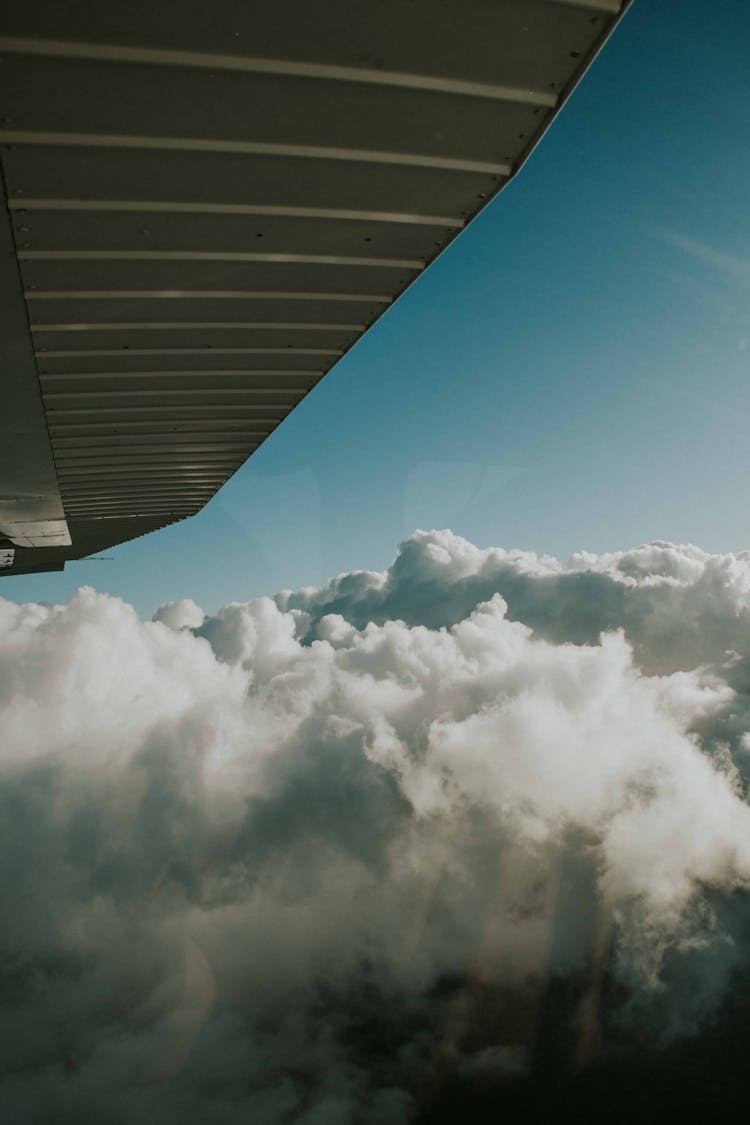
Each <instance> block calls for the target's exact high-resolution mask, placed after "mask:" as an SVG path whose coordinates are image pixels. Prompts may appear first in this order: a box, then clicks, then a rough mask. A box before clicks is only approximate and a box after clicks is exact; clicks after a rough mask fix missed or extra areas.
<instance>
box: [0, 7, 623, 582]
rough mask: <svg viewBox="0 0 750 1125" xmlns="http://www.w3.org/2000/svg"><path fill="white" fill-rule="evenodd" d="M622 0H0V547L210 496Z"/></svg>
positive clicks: (357, 329) (108, 534)
mask: <svg viewBox="0 0 750 1125" xmlns="http://www.w3.org/2000/svg"><path fill="white" fill-rule="evenodd" d="M625 6H626V5H625V4H624V3H620V2H619V0H580V2H578V3H572V2H568V0H494V2H493V3H488V2H487V0H442V2H441V0H410V2H409V3H405V2H404V0H368V2H367V3H360V2H352V0H325V2H324V3H321V4H309V3H306V2H303V0H276V2H275V3H274V4H262V5H261V4H256V3H247V2H246V0H243V2H239V0H224V2H222V3H219V4H216V5H206V4H203V3H201V4H198V3H196V2H195V0H188V2H186V0H167V2H165V0H162V2H160V3H153V2H150V3H145V2H144V0H133V2H131V3H129V4H127V5H125V4H118V5H115V4H105V5H102V4H100V3H99V2H98V0H97V2H94V0H83V2H80V3H75V4H73V3H61V2H60V0H56V2H54V3H53V2H50V0H44V2H40V3H38V4H34V5H29V4H26V3H23V4H21V3H17V2H15V0H13V2H6V7H5V9H4V14H3V16H2V18H1V19H0V56H1V59H0V61H1V63H2V75H3V81H2V86H3V102H2V105H1V106H0V146H1V147H0V157H1V159H2V184H3V192H4V195H5V200H4V206H3V207H2V215H1V216H0V218H1V220H2V229H1V230H0V240H2V247H1V249H2V264H1V266H0V299H2V307H3V309H4V318H5V323H4V327H3V334H2V340H1V341H0V351H1V352H2V362H3V379H2V383H1V384H0V481H1V483H0V573H5V574H12V573H22V572H25V571H29V570H38V569H43V570H47V569H59V568H60V567H61V566H62V565H63V564H64V562H65V561H66V560H68V559H75V558H81V557H84V556H86V555H88V554H90V553H92V552H95V551H98V550H101V549H103V548H106V547H107V546H110V545H113V544H116V543H120V542H123V541H125V540H127V539H131V538H134V537H135V536H139V535H143V534H144V533H146V532H149V531H153V530H155V529H157V528H159V527H163V526H165V525H166V524H169V523H173V522H175V521H177V520H181V519H184V518H185V517H187V516H191V515H194V514H195V513H196V512H198V511H199V510H200V509H201V508H202V507H203V506H204V505H205V504H206V503H207V502H208V501H209V500H210V499H211V497H212V496H213V495H214V494H215V493H216V492H217V491H218V489H220V488H221V486H222V485H223V484H224V483H225V482H226V481H227V480H228V478H229V477H230V476H231V475H232V474H233V473H234V472H236V471H237V469H238V468H239V467H240V466H241V465H242V464H243V463H244V462H245V461H246V460H247V458H248V457H249V456H251V454H252V453H253V452H254V451H255V450H256V449H257V448H258V446H259V445H260V444H261V443H262V442H263V441H264V440H265V439H266V438H267V437H268V435H269V434H270V433H271V432H272V431H273V429H274V428H275V427H276V426H277V425H278V424H279V423H280V422H282V421H283V419H284V418H285V417H286V415H287V414H288V413H289V412H290V411H291V410H293V409H294V407H295V406H296V405H297V404H298V403H299V402H300V401H301V400H302V399H303V398H304V397H305V395H306V394H308V393H309V391H310V390H311V389H312V388H313V387H314V386H315V385H316V384H317V383H318V382H319V381H320V379H322V378H323V376H324V375H325V374H326V372H328V371H329V370H330V369H331V368H332V367H333V366H334V364H336V363H337V362H338V360H339V359H340V358H341V357H342V356H343V355H344V354H345V353H346V352H347V350H348V349H349V348H351V347H352V345H353V344H354V343H356V341H357V340H358V339H360V337H361V336H362V335H363V333H364V332H366V331H367V329H368V327H369V326H370V325H372V324H373V322H374V321H376V320H377V319H378V318H379V317H380V316H381V315H382V314H383V313H384V312H385V310H386V309H387V308H388V307H389V305H390V304H391V303H392V302H393V301H394V300H395V299H396V298H397V297H398V296H399V294H400V293H401V292H403V290H404V289H405V288H407V287H408V286H409V285H411V284H412V282H414V281H415V279H417V278H418V277H419V275H420V274H421V273H422V271H423V270H424V269H425V268H426V266H428V265H429V264H430V262H431V261H432V260H433V259H434V258H436V257H437V255H439V253H440V251H441V250H442V249H443V248H444V247H445V246H446V245H447V244H448V243H449V242H450V241H451V240H452V239H453V238H455V237H456V236H457V235H458V234H459V233H460V232H461V230H462V229H463V228H464V227H465V226H466V224H467V223H468V222H469V221H470V220H471V218H472V217H473V216H474V215H475V214H476V213H477V212H478V211H479V210H481V209H482V207H484V206H485V204H486V203H487V202H488V201H489V200H490V199H491V198H492V197H493V196H495V195H496V194H497V193H498V192H499V191H500V190H501V189H502V188H503V186H504V185H505V184H506V183H507V182H508V180H509V179H510V178H511V177H512V176H513V175H514V174H515V172H516V171H517V170H518V168H519V167H520V166H521V164H522V163H523V161H524V160H525V158H526V157H527V155H528V154H529V152H530V151H531V149H532V148H533V147H534V145H535V144H536V142H537V141H538V139H539V137H540V136H541V134H542V133H543V132H544V130H545V129H546V128H547V126H548V125H549V123H550V122H551V120H552V119H553V118H554V116H555V115H556V113H557V112H558V111H559V109H560V107H561V105H562V103H563V102H564V100H565V98H566V97H567V95H568V93H569V92H570V90H571V89H572V88H573V86H574V85H575V83H576V82H577V81H578V79H579V78H580V77H581V75H582V74H583V72H584V71H585V69H586V67H587V66H588V65H589V63H590V61H591V60H592V58H593V56H594V54H595V53H596V52H597V50H598V49H599V47H600V46H601V44H602V43H603V41H604V39H605V38H606V37H607V35H608V34H609V33H610V31H611V30H612V28H613V26H614V25H615V24H616V22H617V21H618V19H619V18H620V16H621V14H622V11H623V9H624V8H625ZM553 190H554V188H553V187H551V195H552V192H553Z"/></svg>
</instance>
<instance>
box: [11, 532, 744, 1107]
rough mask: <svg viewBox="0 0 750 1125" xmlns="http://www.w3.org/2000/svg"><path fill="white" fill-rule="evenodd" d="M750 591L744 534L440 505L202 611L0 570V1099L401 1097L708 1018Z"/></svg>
mask: <svg viewBox="0 0 750 1125" xmlns="http://www.w3.org/2000/svg"><path fill="white" fill-rule="evenodd" d="M749 607H750V553H747V554H740V555H724V556H717V555H708V554H705V553H703V552H701V551H699V550H698V549H696V548H694V547H680V546H673V545H670V544H666V543H657V544H652V545H650V546H648V547H643V548H639V549H637V550H634V551H629V552H622V553H618V554H610V555H602V556H594V555H590V554H580V555H576V556H574V557H573V558H572V559H570V560H569V561H568V562H567V563H565V564H561V563H559V562H557V561H556V560H554V559H551V558H548V557H538V556H536V555H533V554H531V553H528V552H520V551H505V550H501V549H497V548H493V549H489V550H481V549H479V548H477V547H475V546H473V545H472V544H470V543H468V542H466V541H465V540H462V539H460V538H458V537H457V536H454V535H453V534H452V533H450V532H447V531H445V532H429V533H425V532H417V533H416V534H415V535H414V536H412V537H411V538H410V539H409V540H407V541H406V542H405V543H404V544H402V545H401V547H400V549H399V553H398V555H397V558H396V560H395V561H394V563H393V565H392V567H391V568H390V569H389V570H388V571H387V572H386V573H373V572H360V573H354V574H346V575H341V576H339V577H338V578H336V579H334V580H332V581H331V582H330V583H328V584H327V585H326V586H325V587H323V588H320V589H312V588H310V589H303V590H300V591H296V592H290V591H286V592H283V593H281V594H279V595H277V596H276V597H275V598H258V599H255V600H253V601H249V602H245V603H242V602H237V603H233V604H231V605H228V606H225V607H224V608H223V609H221V610H220V611H219V612H218V613H217V614H216V615H214V616H209V617H205V618H204V615H203V613H202V611H201V610H200V609H199V607H197V606H196V605H195V603H193V602H192V601H189V600H183V601H177V602H172V603H169V604H168V605H166V606H164V607H162V608H161V609H160V610H159V611H158V612H157V614H156V615H155V618H154V620H153V621H150V622H145V621H142V620H140V619H139V617H138V616H137V614H136V613H135V611H134V610H133V609H132V608H131V607H130V606H128V605H126V604H125V603H123V602H122V601H119V600H118V599H115V598H111V597H108V596H104V595H100V594H97V593H96V592H94V591H93V590H91V589H82V590H80V591H79V592H78V593H77V594H76V595H75V596H74V597H73V598H72V599H71V600H70V602H69V603H68V604H67V605H65V606H54V607H50V606H41V605H23V606H19V605H15V604H13V603H11V602H7V601H2V600H0V729H1V730H2V755H0V777H1V779H2V786H1V788H0V826H1V827H2V830H3V835H4V841H5V843H4V847H3V849H2V855H1V856H0V890H1V892H2V897H3V903H4V911H3V922H2V926H1V927H0V942H1V943H2V950H3V958H2V974H3V978H4V979H3V985H2V989H3V998H4V999H3V1006H2V1013H1V1014H0V1034H2V1039H3V1041H4V1042H6V1043H8V1044H9V1045H10V1050H9V1053H8V1056H7V1059H6V1065H5V1069H4V1072H3V1077H2V1079H0V1104H2V1105H3V1106H4V1107H5V1115H4V1120H9V1121H12V1122H15V1121H18V1122H24V1123H26V1122H32V1123H33V1122H40V1123H42V1122H43V1123H46V1122H49V1121H60V1122H67V1121H80V1120H83V1119H91V1120H96V1121H97V1122H102V1123H104V1125H107V1123H109V1122H113V1123H118V1125H120V1123H122V1125H130V1123H131V1122H136V1121H138V1122H140V1121H144V1120H148V1121H150V1122H154V1123H155V1125H160V1123H161V1122H164V1123H170V1125H171V1123H172V1122H177V1121H183V1120H186V1119H187V1120H191V1121H206V1122H211V1123H214V1122H216V1123H219V1125H221V1123H223V1122H227V1123H230V1122H235V1121H240V1120H243V1121H244V1120H252V1121H253V1122H258V1123H259V1125H265V1123H266V1122H268V1123H276V1122H279V1123H281V1122H304V1123H306V1125H317V1123H320V1125H328V1123H332V1125H336V1123H339V1122H340V1123H342V1125H344V1123H349V1122H353V1123H354V1122H363V1123H375V1125H377V1123H379V1122H388V1123H393V1125H398V1123H399V1122H404V1123H406V1122H411V1121H413V1120H428V1119H429V1120H431V1119H432V1117H430V1114H433V1115H434V1114H435V1113H437V1112H438V1110H437V1109H436V1108H435V1107H436V1106H439V1104H440V1099H441V1096H442V1095H441V1091H443V1092H445V1091H447V1090H449V1089H450V1088H452V1087H451V1083H452V1082H453V1083H458V1084H459V1086H461V1084H464V1085H463V1086H461V1088H462V1089H463V1088H464V1086H466V1087H467V1088H468V1087H471V1088H472V1089H474V1088H475V1087H477V1085H478V1086H480V1087H482V1088H484V1087H485V1086H486V1085H487V1083H490V1084H498V1083H499V1084H500V1086H502V1087H503V1088H504V1089H506V1088H510V1087H512V1088H513V1089H516V1087H517V1086H518V1084H519V1083H523V1082H525V1081H530V1078H529V1076H531V1075H534V1074H535V1073H538V1071H539V1068H540V1067H543V1066H545V1065H547V1063H546V1062H545V1059H547V1053H546V1052H548V1044H549V1043H550V1042H552V1041H554V1042H555V1043H559V1042H560V1041H564V1043H565V1046H564V1048H560V1047H559V1046H558V1047H556V1048H555V1051H556V1052H557V1054H556V1058H557V1063H556V1064H555V1065H563V1063H564V1067H565V1068H567V1071H570V1072H571V1073H572V1072H574V1071H576V1072H577V1070H580V1068H581V1067H582V1066H584V1064H586V1065H590V1066H592V1065H594V1062H595V1061H596V1060H599V1063H597V1065H599V1064H600V1063H601V1060H602V1059H605V1060H606V1058H607V1057H608V1056H607V1050H608V1046H607V1045H608V1044H610V1045H613V1044H614V1045H615V1046H617V1045H618V1044H619V1046H620V1047H621V1046H622V1044H623V1043H627V1042H628V1036H631V1037H632V1035H634V1034H635V1035H636V1036H637V1038H638V1039H639V1040H641V1041H643V1040H645V1039H648V1040H649V1041H650V1042H653V1044H654V1045H655V1049H656V1045H658V1044H659V1043H662V1044H663V1043H669V1042H675V1041H677V1040H679V1039H680V1038H681V1037H682V1038H684V1037H686V1036H688V1037H689V1036H690V1035H691V1034H695V1033H697V1032H699V1031H700V1030H701V1028H704V1027H706V1026H709V1025H710V1023H711V1021H712V1019H715V1018H716V1014H717V1012H719V1011H720V1010H721V1006H722V1004H723V1003H724V1002H725V998H726V996H727V994H728V991H729V987H730V982H731V981H732V980H733V979H734V976H733V974H736V972H737V971H739V970H740V969H741V968H742V967H743V965H745V964H746V953H745V944H746V938H745V937H743V934H744V930H743V927H745V928H747V913H748V911H747V900H746V896H747V891H748V888H749V887H750V809H748V805H747V802H746V799H745V763H746V759H747V746H748V742H749V741H750V738H749V732H750V712H749V711H748V705H747V685H746V679H747V676H746V668H747V660H748V656H749V655H750V643H749V641H750V633H749V632H748V621H749V620H750V618H749V616H748V613H749ZM553 1053H554V1052H553ZM560 1059H563V1063H561V1062H560ZM493 1088H494V1087H493ZM448 1097H449V1095H448V1093H445V1098H448ZM444 1100H445V1099H444ZM435 1119H437V1118H435Z"/></svg>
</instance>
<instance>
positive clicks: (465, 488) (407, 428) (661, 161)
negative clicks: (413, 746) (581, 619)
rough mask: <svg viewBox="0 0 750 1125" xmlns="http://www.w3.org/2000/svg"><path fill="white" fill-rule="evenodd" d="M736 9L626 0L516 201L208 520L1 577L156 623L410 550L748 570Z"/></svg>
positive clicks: (743, 153)
mask: <svg viewBox="0 0 750 1125" xmlns="http://www.w3.org/2000/svg"><path fill="white" fill-rule="evenodd" d="M748 43H750V7H749V6H748V5H747V3H746V2H745V0H636V2H635V4H634V5H633V7H632V9H631V11H630V12H629V13H628V15H627V16H626V18H625V20H624V21H623V23H622V25H621V27H620V29H619V30H618V31H617V33H616V34H615V35H614V37H613V38H612V40H611V41H610V43H609V44H608V45H607V46H606V48H605V50H604V51H603V53H602V54H601V56H600V57H599V59H598V60H597V61H596V63H595V65H594V66H593V68H592V69H591V71H590V72H589V74H588V75H587V77H586V78H585V79H584V81H583V82H582V83H581V85H580V86H579V88H578V89H577V91H576V92H575V94H574V96H573V97H572V99H571V100H570V102H569V103H568V105H567V106H566V107H565V109H564V110H563V112H562V113H561V115H560V117H559V119H558V120H557V122H556V123H555V124H554V125H553V127H552V129H551V130H550V131H549V133H548V134H547V136H546V137H545V138H544V139H543V141H542V143H541V144H540V145H539V147H538V148H537V150H536V151H535V153H534V154H533V156H532V157H531V159H530V160H529V161H528V163H527V164H526V166H525V167H524V169H523V170H522V171H521V173H520V174H519V176H518V177H517V179H516V180H515V181H514V182H513V183H512V184H511V185H510V186H509V187H508V188H507V189H506V190H505V191H504V192H503V193H502V194H501V195H500V196H499V197H498V199H496V200H495V201H494V202H493V204H491V205H490V206H489V207H488V208H487V209H486V211H485V212H484V213H483V214H482V215H481V216H480V217H479V218H478V219H477V220H476V221H475V222H474V223H473V224H472V226H471V227H470V228H469V229H468V230H467V231H466V232H465V233H464V234H463V235H462V236H461V238H460V239H459V240H458V241H457V242H456V243H454V244H453V245H452V246H451V247H449V249H448V250H446V251H445V253H444V254H443V255H442V256H441V257H440V259H439V260H438V261H437V262H436V263H435V265H434V266H433V267H432V268H431V269H430V270H428V271H427V273H426V274H425V275H424V276H423V277H422V278H421V279H420V280H419V281H418V282H417V283H416V284H415V285H414V286H413V287H412V288H411V289H410V290H409V292H408V293H407V294H406V295H405V296H404V297H402V299H401V300H400V301H399V302H398V304H397V305H396V306H395V307H394V308H392V309H391V310H390V311H389V312H388V313H387V314H386V315H385V316H384V317H383V318H382V320H381V321H380V322H379V323H378V324H377V325H376V326H375V328H374V329H372V330H371V331H370V332H369V333H368V335H367V336H366V338H365V339H364V340H362V341H361V342H360V343H359V344H358V345H357V346H356V347H355V348H354V349H353V351H352V352H351V353H350V354H349V355H348V356H347V357H346V358H345V359H344V360H343V361H342V362H341V363H340V364H339V365H338V366H337V368H336V369H335V370H334V371H333V373H332V374H331V375H329V376H328V377H327V378H326V379H325V380H324V382H323V383H322V384H321V385H320V386H319V387H318V388H316V390H315V391H314V392H313V393H312V394H311V395H310V396H309V397H308V398H307V399H306V400H305V402H304V403H303V404H302V405H301V406H300V407H299V408H298V409H297V411H295V413H294V414H293V415H292V417H290V418H289V419H288V420H287V421H286V422H285V423H284V424H283V426H281V427H280V429H279V430H278V431H277V432H276V433H275V434H274V435H273V436H272V437H271V438H270V439H269V440H268V441H267V442H266V444H265V445H264V446H263V448H262V449H261V450H260V451H259V452H258V453H257V454H256V455H255V456H254V457H253V458H252V459H251V461H250V462H249V463H248V464H247V465H246V466H245V467H244V469H243V470H241V471H240V472H239V473H238V474H237V475H236V476H235V478H233V480H232V481H231V482H230V483H229V484H228V485H227V486H226V487H225V488H224V489H223V491H222V492H221V494H220V495H219V496H218V497H217V498H216V499H215V500H214V501H212V503H211V504H210V505H209V506H208V508H207V509H206V510H205V511H204V512H203V513H202V514H201V515H199V516H198V517H196V518H194V519H192V520H190V521H187V522H185V523H183V524H180V525H177V526H175V527H173V528H170V529H167V530H165V531H163V532H160V533H158V534H156V535H152V536H147V537H146V538H144V539H141V540H138V541H136V542H134V543H131V544H126V545H124V546H122V547H120V548H116V549H114V550H110V551H107V552H106V554H107V556H109V561H106V562H101V561H97V562H81V563H70V564H68V567H67V568H66V571H65V572H64V574H60V575H54V574H53V575H39V576H34V577H20V578H12V579H10V578H6V579H5V580H4V581H3V583H2V586H1V587H0V594H2V596H4V597H6V598H11V599H13V600H17V601H26V600H54V601H59V600H65V599H67V597H68V596H69V595H70V594H71V593H72V592H73V591H74V590H75V589H76V588H77V587H78V586H80V585H82V584H92V585H95V586H96V587H97V588H98V589H101V590H106V591H108V592H110V593H113V594H118V595H122V596H123V597H125V598H127V599H128V600H130V601H133V602H134V603H135V604H136V606H137V607H138V608H139V609H140V610H141V611H142V612H143V613H146V614H150V613H151V612H153V610H154V608H155V607H156V606H157V605H158V604H159V603H160V602H162V601H166V600H174V599H176V598H181V597H193V598H195V599H196V600H197V601H198V602H200V603H201V604H202V605H203V606H204V607H205V608H206V609H208V610H211V609H214V608H216V607H217V606H218V605H220V604H222V603H223V602H226V601H230V600H245V599H247V598H249V597H252V596H254V595H257V594H261V593H273V592H275V591H276V590H278V589H280V588H282V587H285V586H298V585H303V584H315V583H318V582H320V581H322V580H323V579H324V578H326V577H327V576H329V575H330V574H332V573H336V572H340V571H343V570H348V569H352V568H372V569H374V568H382V567H384V566H385V565H387V563H388V562H389V561H390V559H391V558H392V556H393V554H394V552H395V548H396V544H397V542H398V541H399V540H400V539H402V538H404V537H405V536H406V535H408V534H409V533H410V532H411V531H412V530H414V528H416V527H426V528H429V527H443V526H450V527H451V528H453V530H454V531H456V532H458V533H459V534H462V535H465V536H467V537H468V538H470V539H472V540H473V541H474V542H476V543H478V544H480V545H489V544H497V545H503V546H507V547H511V546H518V547H527V548H531V549H535V550H538V551H546V552H551V553H553V554H556V555H558V556H562V557H565V556H567V555H568V554H570V553H571V552H573V551H576V550H580V549H589V550H594V551H602V550H614V549H618V548H623V547H628V546H632V545H635V544H638V543H641V542H644V541H647V540H650V539H654V538H659V539H670V540H674V541H678V542H685V541H692V542H695V543H697V544H699V545H700V546H702V547H704V548H706V549H708V550H735V549H742V548H746V547H750V511H749V510H748V504H747V501H746V494H747V489H748V480H749V479H750V473H749V472H748V470H750V448H749V447H748V442H747V418H748V417H749V416H750V380H748V377H747V376H748V369H749V368H750V304H749V303H748V296H749V295H750V214H749V212H748V206H747V185H748V182H750V144H748V136H747V121H748V119H750V69H749V68H748V65H747V63H748V55H747V45H748Z"/></svg>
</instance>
